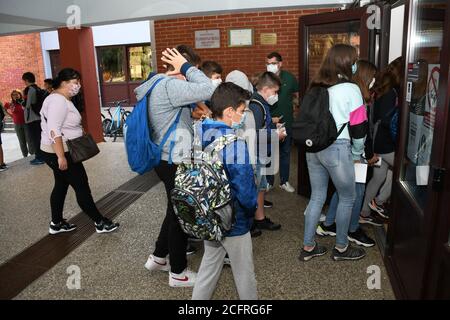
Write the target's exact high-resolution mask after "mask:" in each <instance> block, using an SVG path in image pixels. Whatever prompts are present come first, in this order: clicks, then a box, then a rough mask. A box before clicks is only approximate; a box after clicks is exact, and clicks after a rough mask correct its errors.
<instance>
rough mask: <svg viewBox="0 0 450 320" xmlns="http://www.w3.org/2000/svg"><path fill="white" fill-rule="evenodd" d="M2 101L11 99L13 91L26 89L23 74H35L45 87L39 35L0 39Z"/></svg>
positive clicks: (0, 95)
mask: <svg viewBox="0 0 450 320" xmlns="http://www.w3.org/2000/svg"><path fill="white" fill-rule="evenodd" d="M0 48H1V49H0V101H1V102H2V103H5V102H7V101H9V100H10V99H11V97H10V94H11V91H12V90H13V89H21V90H23V89H24V85H23V81H22V74H24V73H25V72H28V71H30V72H33V73H34V74H35V76H36V82H37V84H38V85H39V86H43V83H44V79H45V73H44V62H43V59H42V50H41V39H40V36H39V33H33V34H26V35H17V36H7V37H0Z"/></svg>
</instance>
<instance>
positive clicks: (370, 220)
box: [359, 212, 384, 227]
mask: <svg viewBox="0 0 450 320" xmlns="http://www.w3.org/2000/svg"><path fill="white" fill-rule="evenodd" d="M359 223H360V224H371V225H373V226H376V227H382V226H383V224H384V221H381V219H380V218H379V217H378V216H376V215H374V214H373V213H372V212H371V213H370V215H369V216H367V217H363V216H359Z"/></svg>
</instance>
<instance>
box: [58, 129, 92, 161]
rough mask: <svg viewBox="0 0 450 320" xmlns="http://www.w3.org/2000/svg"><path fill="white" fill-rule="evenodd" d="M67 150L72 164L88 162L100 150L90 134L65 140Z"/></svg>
mask: <svg viewBox="0 0 450 320" xmlns="http://www.w3.org/2000/svg"><path fill="white" fill-rule="evenodd" d="M66 143H67V148H68V149H69V153H70V157H71V158H72V161H73V162H74V163H80V162H83V161H86V160H89V159H91V158H93V157H94V156H96V155H97V154H99V153H100V149H99V148H98V146H97V143H95V141H94V138H92V136H91V135H90V134H86V133H85V134H83V135H82V136H81V137H79V138H76V139H73V140H67V141H66Z"/></svg>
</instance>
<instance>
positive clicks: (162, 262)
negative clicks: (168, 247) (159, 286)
mask: <svg viewBox="0 0 450 320" xmlns="http://www.w3.org/2000/svg"><path fill="white" fill-rule="evenodd" d="M145 268H146V269H147V270H148V271H166V272H167V271H169V270H170V264H169V262H168V261H167V259H166V258H157V257H155V256H154V255H152V254H151V255H150V257H148V260H147V262H146V263H145Z"/></svg>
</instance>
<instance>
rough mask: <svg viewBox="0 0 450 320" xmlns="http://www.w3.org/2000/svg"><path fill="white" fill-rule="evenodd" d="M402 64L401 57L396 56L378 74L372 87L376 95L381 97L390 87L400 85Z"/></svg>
mask: <svg viewBox="0 0 450 320" xmlns="http://www.w3.org/2000/svg"><path fill="white" fill-rule="evenodd" d="M402 66H403V58H402V57H398V58H397V59H395V60H394V61H392V62H391V63H390V64H389V65H388V66H387V67H386V68H384V70H383V71H382V72H381V73H380V74H379V75H378V77H377V80H376V82H375V86H374V89H373V90H374V91H375V93H376V95H377V97H381V96H383V95H385V94H386V93H388V92H389V91H391V90H392V89H394V88H396V89H398V88H399V87H400V84H401V83H402V79H403V74H402Z"/></svg>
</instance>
